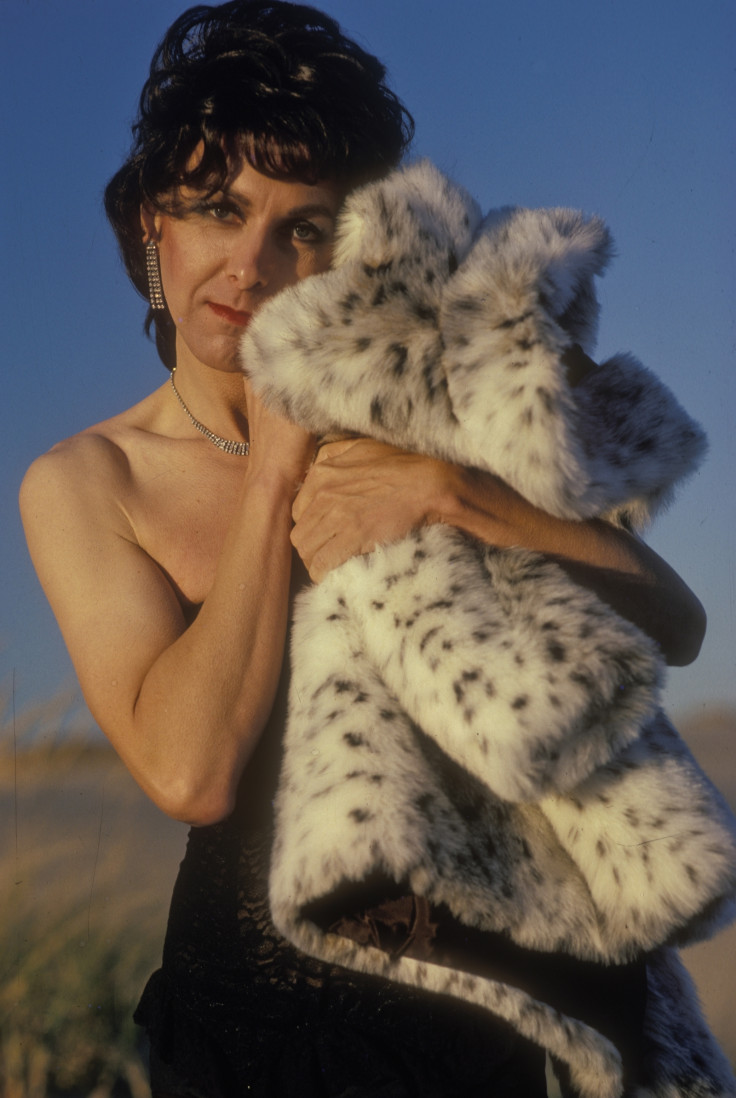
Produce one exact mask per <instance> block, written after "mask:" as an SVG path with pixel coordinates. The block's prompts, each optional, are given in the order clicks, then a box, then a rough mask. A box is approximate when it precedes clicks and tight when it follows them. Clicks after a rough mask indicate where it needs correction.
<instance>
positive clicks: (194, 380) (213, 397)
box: [174, 356, 248, 440]
mask: <svg viewBox="0 0 736 1098" xmlns="http://www.w3.org/2000/svg"><path fill="white" fill-rule="evenodd" d="M174 381H175V384H176V388H177V390H178V392H179V394H180V396H181V398H182V400H183V401H184V402H185V404H186V405H187V407H188V409H189V411H190V412H191V413H192V415H193V416H195V417H196V418H197V419H198V420H200V421H201V422H202V423H204V424H205V425H206V426H207V427H208V428H209V429H210V430H211V431H213V432H215V433H216V434H218V435H221V436H223V437H224V438H231V439H235V440H239V439H247V438H248V417H247V412H246V402H245V391H244V388H243V375H242V374H241V373H239V372H238V373H235V372H230V371H225V370H216V369H213V368H211V367H209V366H204V365H203V364H202V363H199V362H197V361H196V360H193V359H191V358H190V357H189V356H177V364H176V371H175V373H174Z"/></svg>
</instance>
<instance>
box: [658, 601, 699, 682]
mask: <svg viewBox="0 0 736 1098" xmlns="http://www.w3.org/2000/svg"><path fill="white" fill-rule="evenodd" d="M706 626H707V617H706V613H705V610H704V608H703V606H702V605H701V603H700V602H699V601H698V600H697V599H696V598H693V600H692V603H691V606H690V607H689V612H688V614H687V616H686V618H685V620H683V621H681V622H680V623H679V628H677V629H676V630H673V633H672V635H671V636H670V638H669V643H668V645H667V647H666V649H665V652H664V655H665V659H666V660H667V663H668V665H669V666H670V667H687V666H688V665H689V664H691V663H694V662H695V660H696V659H697V658H698V656H699V655H700V649H701V648H702V647H703V640H704V639H705V630H706Z"/></svg>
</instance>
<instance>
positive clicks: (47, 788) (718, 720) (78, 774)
mask: <svg viewBox="0 0 736 1098" xmlns="http://www.w3.org/2000/svg"><path fill="white" fill-rule="evenodd" d="M679 727H680V729H681V731H682V732H683V734H684V735H685V737H686V739H687V740H688V742H689V743H690V745H691V747H692V749H693V751H694V752H695V754H696V755H697V757H698V758H699V760H700V761H701V763H702V765H703V766H704V768H705V769H706V771H707V772H708V773H709V774H710V776H711V777H712V778H714V780H716V782H717V784H718V785H719V787H720V788H721V790H722V792H723V793H724V795H725V796H726V797H727V798H728V800H729V801H730V803H731V805H732V807H733V808H734V810H736V752H734V750H733V748H732V746H731V744H732V742H733V740H734V738H736V713H735V712H733V711H708V712H707V713H705V714H701V715H698V716H697V717H690V718H688V719H685V720H681V721H680V722H679ZM185 839H186V828H185V826H184V825H182V824H177V823H175V822H173V821H171V820H168V819H167V818H166V817H164V816H163V815H162V814H161V813H160V812H159V811H158V810H157V809H156V808H155V807H154V806H153V805H151V804H150V803H149V802H148V801H147V799H146V798H145V796H144V795H143V794H142V793H141V792H140V790H139V789H138V787H137V786H136V784H135V783H134V782H133V780H132V779H131V778H130V776H129V775H128V774H127V772H126V771H125V769H124V768H123V766H122V764H121V763H120V762H119V760H118V759H117V757H116V756H115V755H114V753H113V752H112V751H110V750H109V749H107V748H106V747H104V746H100V745H96V746H90V745H89V744H88V743H86V744H77V745H74V744H68V745H63V746H61V747H55V748H54V749H53V750H50V751H49V750H46V751H44V750H31V751H26V752H21V753H19V754H18V756H17V759H14V758H13V757H12V756H11V755H9V754H7V753H4V754H0V859H1V864H2V866H3V869H4V870H5V871H6V879H11V880H12V881H13V882H14V883H15V884H14V890H11V895H12V893H13V891H15V892H16V893H17V894H18V896H20V893H21V892H22V894H23V905H24V909H26V910H28V911H30V910H32V909H33V910H35V914H36V916H37V918H36V919H35V920H34V922H35V926H36V928H37V932H40V928H41V927H42V926H43V925H44V923H43V919H44V915H45V913H46V912H47V911H48V914H49V916H50V915H51V913H52V912H51V909H52V908H54V909H58V907H59V904H60V903H68V904H69V905H74V904H77V905H80V904H83V905H84V908H85V911H86V916H87V923H88V925H89V926H90V927H93V926H95V925H98V924H99V925H100V926H102V925H104V926H107V925H108V924H109V925H110V926H113V925H115V924H116V922H117V921H118V920H119V919H120V918H122V919H125V918H126V915H125V912H126V911H128V910H130V909H131V904H133V906H134V908H135V910H136V911H137V912H139V913H140V912H144V914H143V915H142V916H141V915H140V914H138V915H136V916H135V918H143V919H145V922H146V934H147V935H148V937H149V940H150V947H149V948H150V952H151V964H155V962H156V956H157V954H158V951H159V950H160V943H161V940H162V938H163V932H164V927H165V921H166V912H167V907H168V901H169V896H170V893H171V887H172V884H173V880H174V876H175V873H176V868H177V865H178V862H179V860H180V858H181V856H182V853H183V850H184V843H185ZM136 905H137V906H136ZM685 960H686V962H687V964H688V967H689V968H690V970H691V972H692V973H693V975H694V976H695V978H696V982H697V984H698V987H699V990H700V993H701V999H702V1001H703V1004H704V1008H705V1011H706V1013H707V1015H708V1018H709V1021H710V1023H711V1026H712V1027H713V1029H714V1031H715V1032H716V1034H717V1036H718V1038H719V1040H720V1041H721V1043H722V1045H723V1046H724V1049H725V1050H726V1051H727V1053H728V1054H729V1056H730V1057H731V1059H732V1062H736V1017H735V1016H734V1014H735V1012H734V1010H733V1005H734V1003H733V1000H734V994H733V988H734V987H736V927H733V928H731V929H729V930H727V931H726V932H725V933H723V934H721V935H720V936H719V937H718V938H717V939H716V940H715V941H712V942H708V943H706V944H704V945H701V946H697V947H695V948H692V949H689V950H687V951H686V953H685Z"/></svg>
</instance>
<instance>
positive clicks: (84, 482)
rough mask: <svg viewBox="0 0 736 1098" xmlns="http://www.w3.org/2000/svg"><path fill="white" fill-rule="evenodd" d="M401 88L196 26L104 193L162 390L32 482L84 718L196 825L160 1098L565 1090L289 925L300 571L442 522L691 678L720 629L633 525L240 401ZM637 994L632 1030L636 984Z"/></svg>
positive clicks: (228, 23) (400, 121) (160, 58)
mask: <svg viewBox="0 0 736 1098" xmlns="http://www.w3.org/2000/svg"><path fill="white" fill-rule="evenodd" d="M383 80H384V70H383V67H382V66H381V65H380V64H379V63H378V62H377V61H376V60H375V59H374V58H372V57H371V56H369V55H368V54H366V53H365V52H364V51H362V50H361V49H359V48H358V47H357V46H356V45H355V44H354V43H351V42H350V41H349V40H347V39H345V38H344V37H343V36H342V35H341V34H340V31H339V28H338V27H337V25H336V24H335V23H334V22H333V21H331V20H330V19H328V18H327V17H325V16H322V15H320V14H319V13H318V12H315V11H314V10H312V9H309V8H303V7H300V6H295V5H291V4H282V3H265V2H263V0H253V2H248V0H234V2H232V3H228V4H224V5H222V6H220V7H217V8H212V9H210V8H195V9H192V10H191V11H190V12H187V13H185V15H183V16H182V17H181V18H180V19H179V20H177V22H176V23H175V24H174V25H173V26H172V28H171V30H170V31H169V33H168V34H167V36H166V38H165V39H164V41H163V43H162V45H161V46H160V48H159V50H158V51H157V53H156V55H155V57H154V60H153V63H152V68H151V75H150V78H149V81H148V83H147V85H146V87H145V89H144V92H143V95H142V98H141V109H140V116H139V119H138V122H137V123H136V125H135V127H134V138H135V140H134V146H133V150H132V152H131V154H130V156H129V158H128V160H127V161H126V163H125V165H124V166H123V168H122V169H121V170H120V172H118V174H117V175H116V176H115V177H114V179H113V180H112V181H111V183H110V185H109V187H108V190H107V195H106V201H107V210H108V214H109V216H110V218H111V221H112V223H113V226H114V228H115V231H116V233H117V236H118V240H119V243H120V246H121V250H122V253H123V256H124V259H125V262H126V265H127V268H128V271H129V273H130V275H131V278H132V280H133V282H134V284H135V285H136V286H137V287H138V289H139V290H140V291H141V292H143V293H144V294H146V295H150V302H151V306H152V311H151V313H149V322H152V323H153V324H154V325H155V330H156V340H157V345H158V348H159V352H160V355H161V357H162V359H163V361H164V363H165V365H166V366H167V367H168V368H169V369H170V371H171V375H170V378H169V379H168V380H167V381H166V382H165V383H164V384H163V385H162V386H161V387H160V388H158V389H156V390H155V391H154V392H153V393H152V394H151V395H150V396H148V397H147V398H146V399H144V400H143V401H142V402H141V403H140V404H138V405H136V406H135V407H133V408H130V409H128V410H127V411H125V412H123V413H121V414H120V415H118V416H115V417H113V418H112V419H110V420H107V421H105V422H103V423H99V424H97V425H95V426H94V427H91V428H89V429H88V430H86V431H83V432H82V433H81V434H79V435H76V436H75V437H73V438H71V439H68V440H67V441H65V442H63V443H61V444H59V445H58V446H56V447H54V449H53V450H52V451H51V452H50V453H48V454H46V455H44V456H43V457H41V458H39V459H38V461H37V462H35V463H34V465H33V466H32V467H31V469H30V470H29V472H28V474H27V476H26V479H25V481H24V485H23V489H22V496H21V503H22V511H23V517H24V522H25V526H26V531H27V536H28V542H29V546H30V549H31V552H32V555H33V559H34V563H35V566H36V568H37V571H38V574H39V576H40V578H41V581H42V583H43V585H44V588H45V590H46V592H47V594H48V597H49V600H50V601H51V604H52V606H53V608H54V611H55V613H56V615H57V618H58V620H59V623H60V626H61V629H62V632H63V634H64V637H65V640H66V643H67V645H68V647H69V650H70V653H71V655H72V658H73V661H74V664H75V667H76V670H77V673H78V676H79V680H80V683H81V685H82V688H83V691H84V694H85V697H86V698H87V701H88V703H89V706H90V708H91V710H92V712H93V714H94V715H95V717H96V719H97V721H98V722H99V724H100V726H101V727H102V728H103V730H104V731H105V732H106V734H107V735H108V737H109V738H110V740H111V741H112V743H113V744H114V746H115V748H116V749H117V751H118V752H119V753H120V755H121V757H122V758H123V759H124V761H125V763H126V765H127V766H128V767H129V769H130V771H131V773H132V774H133V775H134V776H135V778H136V779H137V780H138V782H139V783H140V785H141V786H142V788H143V789H144V790H145V791H146V792H147V793H148V795H149V796H150V797H151V798H152V799H153V800H154V801H155V803H156V804H157V805H159V807H161V808H162V810H163V811H164V812H166V813H167V814H169V815H171V816H173V817H174V818H176V819H179V820H184V821H187V822H188V823H190V824H191V825H193V826H192V831H191V833H190V840H189V845H188V849H187V854H186V857H185V859H184V862H183V864H182V867H181V871H180V876H179V879H178V882H177V885H176V890H175V894H174V899H173V902H172V908H171V914H170V920H169V930H168V934H167V940H166V946H165V951H164V961H163V967H162V969H161V970H160V971H159V972H158V973H156V974H155V975H154V976H153V977H152V979H151V981H150V983H149V985H148V987H147V989H146V992H145V994H144V997H143V1000H142V1003H141V1005H140V1007H139V1011H138V1015H137V1017H138V1019H139V1021H140V1022H141V1023H142V1024H144V1025H145V1026H146V1027H147V1028H148V1030H149V1033H150V1036H151V1042H152V1054H151V1063H152V1084H153V1090H154V1094H156V1095H159V1096H161V1095H167V1094H168V1095H180V1096H183V1095H205V1096H207V1098H211V1096H215V1095H231V1094H237V1093H241V1092H247V1093H252V1094H259V1095H279V1096H284V1095H291V1094H293V1095H299V1096H300V1098H308V1096H309V1095H339V1094H352V1095H363V1094H364V1095H386V1096H388V1095H397V1096H398V1095H414V1094H423V1095H438V1096H439V1095H448V1094H473V1093H486V1092H487V1093H493V1094H494V1095H498V1096H501V1095H504V1094H514V1095H518V1094H522V1093H523V1094H525V1095H527V1096H529V1098H533V1096H534V1095H536V1094H544V1093H546V1088H545V1083H544V1061H543V1057H541V1055H540V1053H539V1051H538V1050H536V1049H533V1048H532V1047H531V1046H528V1045H526V1044H524V1042H522V1041H521V1040H519V1039H518V1038H517V1037H516V1036H515V1035H514V1034H513V1033H512V1032H511V1031H510V1030H509V1029H508V1028H507V1027H505V1026H503V1025H501V1024H500V1023H499V1024H494V1023H493V1022H492V1021H489V1019H488V1018H487V1017H485V1016H481V1015H479V1013H478V1012H475V1011H473V1010H470V1009H466V1008H461V1007H459V1006H458V1005H456V1004H447V1003H444V1002H443V1001H440V1000H434V999H432V998H431V997H429V996H422V995H420V994H415V993H410V992H407V991H406V990H401V989H398V988H392V987H390V986H386V985H384V984H381V983H380V982H378V981H374V980H368V979H361V978H359V977H357V976H354V975H350V974H347V973H345V972H339V971H336V970H328V969H327V968H326V967H325V966H324V965H321V964H318V963H316V962H314V961H311V960H309V959H307V958H305V957H303V956H301V955H299V954H298V953H297V952H296V951H295V950H294V949H292V947H291V946H289V945H288V943H286V942H284V941H283V940H282V939H280V938H279V936H278V934H277V932H276V931H275V929H274V928H273V926H272V924H271V922H270V919H269V915H268V908H267V898H266V879H267V861H268V850H269V833H270V825H271V811H270V806H271V800H272V796H273V791H274V787H275V780H276V771H277V766H278V758H279V744H280V733H281V729H282V727H283V720H284V684H285V679H286V674H287V671H286V669H285V668H284V666H283V665H284V653H285V645H286V638H287V623H288V617H289V606H290V601H291V598H292V596H293V593H294V591H295V589H296V588H298V586H299V585H300V584H302V583H303V582H305V580H306V572H308V573H309V575H310V576H311V577H312V579H314V580H316V581H319V579H320V578H322V577H323V576H324V575H325V573H326V572H327V571H329V570H330V569H332V568H334V567H335V566H337V565H338V564H340V563H341V562H343V561H344V560H346V559H348V558H349V557H351V556H353V555H355V554H359V553H363V552H366V551H369V550H370V549H371V548H372V547H373V546H374V545H375V544H377V543H380V542H382V541H386V540H389V539H393V538H397V537H401V536H403V535H404V534H406V533H407V532H408V531H409V530H410V529H412V528H414V527H416V526H418V525H421V524H425V523H430V522H445V523H448V524H451V525H453V526H455V527H457V528H458V529H460V530H463V531H465V532H467V533H468V534H471V535H473V536H474V537H477V538H480V539H481V540H483V541H484V542H486V543H488V544H489V545H497V546H509V545H525V546H528V547H529V548H532V549H536V550H538V551H541V552H544V553H546V554H550V555H553V556H554V557H555V558H556V559H558V560H559V561H560V562H561V563H562V564H563V566H564V567H566V568H567V569H568V571H569V572H570V573H571V574H572V575H573V576H574V577H575V578H576V579H578V580H579V581H580V582H583V583H585V584H587V585H588V586H589V587H591V588H592V589H594V590H596V591H597V592H598V593H599V594H600V595H601V596H602V597H603V598H604V599H606V601H607V602H608V603H609V604H611V605H612V606H613V607H614V608H615V609H617V610H618V611H619V612H621V613H623V614H624V615H625V616H627V617H629V618H630V620H632V621H634V622H635V623H636V624H638V625H639V626H641V627H642V628H643V629H644V630H645V631H646V632H648V633H649V634H650V635H651V636H652V637H654V638H655V640H657V641H658V643H659V644H660V646H661V648H662V650H663V652H664V654H665V656H666V657H667V659H668V660H669V662H671V663H685V662H688V661H690V660H691V659H693V658H694V657H695V655H696V654H697V651H698V648H699V645H700V641H701V638H702V633H703V615H702V610H701V608H700V606H699V604H698V603H697V601H696V600H695V599H694V597H693V596H692V595H691V593H690V592H689V591H688V590H687V588H686V587H685V586H684V585H683V584H682V583H681V581H680V580H679V579H678V578H677V577H676V576H675V575H674V574H673V573H672V572H671V570H670V569H669V568H667V566H666V565H665V564H664V563H663V562H662V561H661V560H659V559H658V558H657V557H656V556H655V555H654V554H653V553H652V552H651V551H649V550H648V549H647V548H645V547H644V546H643V545H642V544H640V543H639V542H638V541H636V540H635V539H633V538H632V537H630V536H629V535H628V534H627V533H625V532H624V531H622V530H619V529H615V528H613V527H611V526H608V525H606V524H604V523H601V522H590V523H583V524H578V523H569V522H564V521H560V520H557V519H552V518H550V517H549V516H547V515H545V514H543V513H541V512H539V511H536V510H535V509H534V508H532V507H531V506H530V505H528V504H526V503H525V502H524V501H523V500H522V499H521V498H519V497H518V496H516V495H515V494H514V493H513V492H512V491H511V490H510V489H508V488H507V487H506V486H505V485H504V484H503V483H501V482H500V481H498V480H496V479H494V478H493V477H490V476H481V475H479V474H477V473H469V472H467V471H465V470H463V469H460V468H455V467H452V466H448V465H446V464H444V463H442V462H438V461H434V460H430V459H428V458H424V457H421V456H418V455H413V454H407V453H403V452H401V451H398V450H396V449H394V448H392V447H388V446H385V445H381V444H378V443H375V442H373V441H369V440H353V441H350V442H344V443H334V444H331V445H327V446H324V447H322V448H321V450H320V451H319V453H318V455H317V457H316V460H314V459H315V450H316V442H315V439H313V438H311V437H310V436H308V435H306V434H305V433H304V431H302V430H301V429H300V428H298V427H296V426H294V425H293V424H290V423H288V422H286V421H285V420H282V419H279V418H278V417H277V416H275V415H273V414H271V413H269V412H268V411H267V410H266V409H265V408H264V407H263V406H262V405H261V404H260V403H259V401H258V400H257V399H256V397H255V396H254V394H253V393H252V391H251V390H250V388H249V385H248V382H247V381H246V382H245V384H244V382H243V377H242V374H241V372H240V368H239V361H238V345H239V341H240V337H241V336H242V333H243V331H244V329H245V328H246V327H247V324H248V322H249V319H250V317H251V316H252V315H253V313H254V312H255V311H257V309H258V308H259V307H260V305H261V303H262V302H263V301H265V300H267V299H268V298H270V297H271V296H272V295H273V294H275V293H277V292H278V291H279V290H280V289H282V288H283V287H285V286H287V285H290V284H292V283H294V282H296V281H298V280H299V279H302V278H305V277H308V276H309V275H310V274H314V273H317V272H320V271H323V270H325V269H326V268H327V267H328V265H329V262H330V252H331V242H332V236H333V232H334V227H335V221H336V218H337V215H338V212H339V209H340V205H341V202H342V200H343V198H344V196H345V194H346V193H347V192H348V190H350V189H351V188H353V187H355V186H356V185H358V184H360V183H361V182H363V181H366V180H369V179H371V178H376V177H379V176H381V175H382V174H384V173H385V172H386V171H387V170H389V169H390V168H391V167H392V166H394V165H395V164H396V163H397V162H398V161H399V159H400V157H401V155H402V153H403V151H404V150H405V147H406V145H407V143H408V139H409V137H410V134H411V120H410V118H409V116H408V115H407V114H406V113H405V111H404V110H403V108H402V107H401V105H400V104H399V103H398V101H397V100H396V99H395V97H394V96H393V94H392V93H391V92H390V91H388V90H387V88H386V87H385V85H384V83H383ZM573 366H575V364H573ZM246 368H247V363H246ZM205 424H206V427H205V426H204V425H205ZM621 994H622V996H623V997H624V998H623V999H622V1000H621V1001H622V1002H623V1001H624V1000H625V1001H626V1003H627V1010H626V1011H625V1013H628V1014H630V1015H631V1017H632V1018H635V1017H636V1016H637V1011H638V1009H639V1006H640V1000H641V997H642V988H641V986H640V982H639V981H638V977H636V974H635V978H632V981H631V986H630V987H627V988H625V989H624V990H623V991H622V992H621ZM628 1005H630V1006H631V1009H630V1010H629V1009H628Z"/></svg>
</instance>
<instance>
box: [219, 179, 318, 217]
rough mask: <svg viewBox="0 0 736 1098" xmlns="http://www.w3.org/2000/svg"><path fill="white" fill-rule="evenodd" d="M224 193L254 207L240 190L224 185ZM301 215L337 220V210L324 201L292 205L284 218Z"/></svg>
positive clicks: (247, 205)
mask: <svg viewBox="0 0 736 1098" xmlns="http://www.w3.org/2000/svg"><path fill="white" fill-rule="evenodd" d="M222 194H223V195H224V196H225V197H226V198H232V199H234V200H235V201H236V202H239V203H240V205H241V206H243V207H246V208H248V207H252V205H253V203H252V201H251V199H250V198H248V196H247V195H245V194H241V193H240V192H239V191H234V190H231V189H230V188H228V187H224V188H223V190H222ZM299 217H326V218H327V219H328V220H329V221H336V220H337V211H336V210H333V209H331V208H330V207H329V206H327V205H325V203H323V202H305V204H304V205H303V206H292V208H291V209H290V210H287V211H286V212H285V214H284V220H285V221H290V220H293V219H294V218H299Z"/></svg>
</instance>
